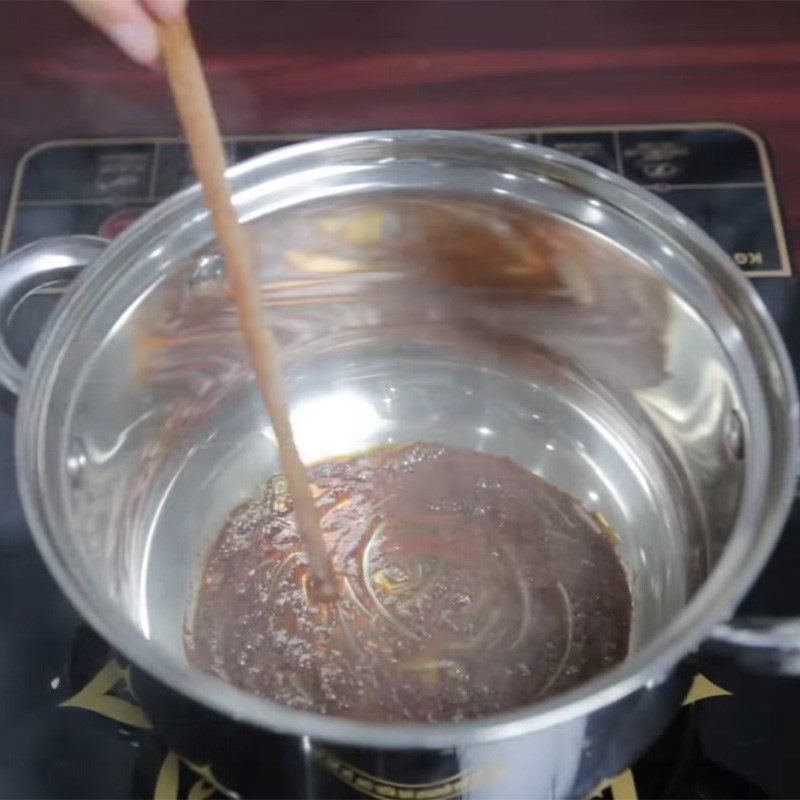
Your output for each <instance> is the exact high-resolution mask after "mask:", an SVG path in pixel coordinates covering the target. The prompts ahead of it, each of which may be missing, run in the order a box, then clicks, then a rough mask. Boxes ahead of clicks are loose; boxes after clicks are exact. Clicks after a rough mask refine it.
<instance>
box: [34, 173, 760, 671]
mask: <svg viewBox="0 0 800 800" xmlns="http://www.w3.org/2000/svg"><path fill="white" fill-rule="evenodd" d="M382 168H383V167H381V169H382ZM375 169H378V167H375ZM464 169H466V168H464ZM362 177H363V181H362V182H361V183H360V184H354V185H351V186H349V187H348V188H347V189H340V190H339V191H337V192H335V193H330V192H329V193H327V195H326V193H325V192H324V191H322V189H320V190H319V191H318V192H317V193H316V196H315V192H314V191H313V189H312V188H309V189H308V192H307V194H306V195H303V193H302V192H301V193H300V197H299V198H298V197H297V196H296V195H297V192H295V196H294V199H292V200H291V201H290V200H288V199H284V201H279V200H275V199H274V197H275V196H278V197H279V195H280V187H279V188H278V189H275V192H277V195H275V194H274V193H273V195H268V194H267V193H266V190H264V192H260V191H259V192H256V191H255V190H254V191H253V193H251V195H248V194H247V192H245V193H244V194H243V195H242V197H241V198H239V200H240V203H239V204H240V207H241V208H242V212H243V215H244V216H246V217H248V219H249V222H248V231H249V234H250V236H251V241H252V243H253V247H254V251H255V252H256V254H257V263H258V267H259V269H260V275H261V281H262V303H263V307H264V311H265V319H266V320H267V321H268V323H269V324H270V325H271V326H272V328H273V330H274V331H275V333H276V335H277V336H278V338H279V339H280V341H281V344H282V348H283V350H282V352H283V358H284V372H285V376H286V381H287V392H288V396H289V400H290V405H291V413H292V421H293V424H294V427H295V432H296V436H297V440H298V444H299V448H300V451H301V455H302V456H303V458H304V459H306V460H307V461H309V462H313V461H317V460H320V459H324V458H326V457H331V456H337V455H345V454H349V453H354V452H358V451H362V450H365V449H368V448H372V447H375V446H391V445H400V444H403V443H408V442H412V441H418V440H422V441H431V442H440V443H442V444H446V445H450V446H455V447H460V448H466V449H472V450H478V451H483V452H490V453H495V454H500V455H506V456H509V457H511V458H513V459H514V460H515V461H517V462H518V463H520V464H521V465H523V466H524V467H526V468H527V469H529V470H531V471H532V472H534V473H536V474H538V475H540V476H542V477H544V478H545V479H547V480H548V481H551V482H552V483H554V484H556V485H557V486H558V487H560V488H561V489H562V490H564V491H566V492H568V493H570V494H571V495H573V496H575V497H577V498H579V499H580V500H581V501H582V503H583V505H584V507H585V508H586V509H587V510H588V511H590V512H599V513H600V514H602V516H603V518H604V519H605V520H606V521H607V522H608V524H609V525H610V526H611V528H613V530H614V531H615V532H616V534H617V535H618V537H619V541H618V543H617V548H618V550H619V553H620V556H621V558H622V560H623V562H624V564H625V567H626V569H627V571H628V574H629V578H630V585H631V590H632V596H633V611H634V616H633V629H632V641H631V647H632V649H634V650H635V649H637V648H640V647H641V646H643V645H644V644H645V643H647V642H648V641H650V640H651V639H652V638H653V637H654V636H656V635H657V633H658V632H659V631H660V630H661V629H663V627H664V626H665V625H666V624H667V623H668V622H669V621H670V620H671V619H673V618H674V617H675V616H676V615H677V614H678V612H679V611H680V609H681V608H683V607H684V605H685V604H686V602H687V601H688V599H689V598H690V596H691V595H692V593H693V592H694V591H695V590H696V589H697V587H698V586H699V585H700V584H701V583H702V581H703V579H704V577H705V576H706V574H707V573H708V571H709V569H710V568H711V567H712V566H713V564H714V563H715V561H716V559H717V557H718V555H719V553H720V552H721V550H722V548H723V546H724V544H725V539H726V536H727V535H728V531H729V530H730V529H731V528H732V525H733V520H734V518H735V516H736V512H737V508H738V503H739V497H740V493H741V489H742V485H743V479H744V472H745V468H744V464H745V461H743V460H741V459H740V456H741V453H736V452H735V448H733V449H732V448H731V446H730V435H731V429H732V426H736V425H737V424H741V426H742V432H743V433H742V435H743V436H744V437H745V438H746V436H747V430H748V414H747V409H746V407H745V404H744V403H743V402H742V399H741V397H740V394H739V389H738V387H737V382H736V379H735V377H734V374H735V373H734V370H733V369H732V367H731V363H730V360H729V357H728V355H727V354H726V352H725V349H724V348H723V346H722V344H721V342H720V341H719V339H718V337H717V335H716V334H715V332H714V331H713V330H712V328H711V327H710V326H709V324H708V323H707V322H706V321H704V318H705V317H706V316H707V313H706V312H707V309H703V308H701V307H699V306H698V303H697V302H696V298H692V297H689V296H688V294H686V293H685V292H684V291H683V290H681V289H678V288H677V287H676V286H675V285H674V284H673V283H672V282H671V281H669V280H668V279H667V276H668V274H669V272H670V269H671V268H672V267H673V265H675V264H677V265H679V266H680V265H683V266H684V267H685V266H686V265H687V264H689V265H691V260H692V256H691V255H690V254H689V253H687V252H685V251H682V250H681V249H680V248H679V247H678V246H677V245H676V244H675V243H674V242H671V241H670V240H669V239H667V238H665V237H664V236H663V235H662V234H660V233H659V232H657V231H655V230H654V229H652V228H650V227H648V226H647V225H646V224H644V223H643V222H642V221H641V220H639V219H636V218H635V217H633V216H631V215H628V214H626V213H624V212H622V211H620V210H618V209H616V208H615V207H613V206H612V205H611V204H610V203H606V202H603V201H600V200H596V199H595V198H593V197H589V196H586V195H582V194H581V193H579V192H578V193H576V191H575V190H574V189H573V188H571V187H569V186H566V185H561V184H559V183H558V182H557V181H554V180H549V179H542V178H539V177H535V176H527V177H525V176H519V175H518V176H516V177H515V179H514V181H511V183H513V184H514V185H513V192H510V191H507V192H505V193H502V192H494V191H477V190H473V189H468V188H466V183H467V181H466V176H462V177H463V180H459V175H458V174H456V175H455V177H453V176H452V175H451V176H450V178H452V179H451V180H449V181H448V183H449V184H453V185H454V186H455V188H449V189H447V190H444V189H442V188H439V187H434V188H430V187H425V188H420V187H416V188H415V187H414V180H412V179H411V178H409V180H408V181H407V182H406V183H407V184H408V185H402V186H396V187H393V188H392V189H391V190H388V191H387V190H379V189H378V188H376V187H378V186H379V185H380V182H379V181H371V180H370V175H366V176H362ZM411 177H412V178H414V179H415V180H416V181H417V183H420V184H421V183H422V180H421V178H420V176H416V178H415V176H414V175H412V176H411ZM309 180H310V178H309ZM310 185H311V184H309V186H310ZM295 188H296V187H295ZM265 196H271V197H273V202H272V203H271V204H265V203H264V202H262V200H263V197H265ZM279 199H280V198H279ZM128 258H129V262H128V264H127V266H125V267H120V274H121V275H122V277H121V279H120V281H119V282H118V286H117V288H116V289H115V291H114V294H113V297H111V296H110V295H109V296H107V297H106V298H105V299H104V301H103V302H102V303H100V302H99V301H98V303H97V304H96V305H95V306H94V307H93V308H89V309H87V312H86V314H85V315H84V318H83V320H82V322H81V328H80V330H79V331H76V335H75V337H74V338H75V340H76V341H77V345H75V346H74V348H73V350H74V352H73V353H71V356H70V358H71V362H70V363H68V360H65V361H64V362H62V363H61V364H60V370H61V372H62V374H63V373H64V371H65V370H66V371H67V372H70V375H71V382H72V383H71V386H70V388H69V392H67V393H66V394H65V395H64V397H63V399H62V401H61V402H60V404H59V408H58V409H57V410H56V411H55V412H54V415H53V416H54V421H53V422H51V423H49V424H53V425H58V424H60V425H61V426H62V427H61V431H62V432H61V434H60V435H59V436H58V441H59V442H61V446H62V448H63V449H62V451H61V452H60V453H58V454H55V463H56V465H57V466H58V465H59V464H60V465H61V478H60V479H59V480H60V481H61V487H62V491H63V496H64V498H65V503H66V505H67V507H68V509H69V514H70V519H71V525H70V530H72V531H73V534H72V536H73V537H74V541H72V542H71V546H72V547H74V548H75V550H76V551H77V552H79V553H80V554H81V559H82V561H83V563H84V565H85V572H86V574H87V576H89V578H88V579H89V580H92V581H94V582H96V583H97V587H98V590H99V591H100V592H102V593H103V594H104V595H105V596H106V597H107V599H108V601H109V602H112V603H115V604H118V605H119V606H120V607H121V608H122V609H123V610H124V612H125V614H126V615H127V616H128V617H129V618H130V619H131V620H133V621H134V623H135V624H136V625H137V626H138V627H139V628H140V629H141V630H142V632H143V633H144V635H145V636H146V637H147V638H149V639H151V640H152V641H153V642H154V643H156V644H157V646H159V647H161V648H164V649H165V650H167V651H168V652H169V653H171V654H173V655H174V657H175V658H176V659H179V660H181V661H182V660H183V651H182V632H183V630H184V625H185V623H186V620H187V616H186V615H187V610H188V609H189V608H190V605H191V601H192V598H193V595H194V591H195V588H196V586H197V579H198V577H199V575H200V572H201V570H202V567H203V559H204V555H205V553H206V552H207V550H208V547H209V545H210V543H211V542H212V541H213V540H214V538H215V537H216V535H217V534H218V532H219V530H220V527H221V525H222V523H223V521H224V520H225V518H226V516H227V515H228V513H229V512H230V511H231V509H232V508H233V507H234V506H236V505H237V504H238V503H240V502H241V501H243V500H245V499H247V498H248V497H250V496H252V495H253V493H254V492H256V491H257V490H258V488H259V486H261V485H262V484H263V483H264V481H265V480H266V479H267V478H269V477H270V476H271V475H274V474H275V473H276V472H278V471H279V466H278V461H277V454H276V448H275V443H274V440H273V437H272V433H271V430H270V427H269V424H268V422H267V420H266V419H265V416H264V412H263V410H262V405H261V402H260V398H259V397H258V395H257V392H256V388H255V384H254V382H253V381H252V380H251V378H250V376H249V371H248V368H247V365H246V364H245V361H244V358H243V354H242V350H241V347H240V344H239V339H238V334H237V331H236V321H235V316H234V313H233V307H232V304H231V299H230V297H229V295H228V292H227V290H226V287H225V283H224V275H223V265H222V263H221V259H220V257H219V255H218V254H217V252H216V250H215V246H214V242H213V239H212V237H211V234H210V231H209V228H208V221H207V219H206V218H204V217H203V215H202V214H200V215H197V216H195V217H194V218H191V219H187V220H185V221H184V222H183V223H182V224H180V225H178V224H176V225H175V226H174V227H173V228H171V229H167V230H160V231H158V232H157V233H156V234H154V235H153V236H152V237H151V239H150V240H149V241H146V242H143V244H142V245H141V246H140V250H139V251H138V252H133V251H132V250H130V248H129V252H128ZM126 293H127V295H126ZM131 297H135V298H136V299H135V302H131V301H130V298H131ZM126 298H127V299H126ZM702 302H706V303H712V304H713V303H714V302H715V301H714V300H713V297H712V298H711V299H710V300H709V299H708V297H706V298H704V299H703V300H702ZM719 309H720V307H719V306H715V312H716V313H719ZM70 364H71V365H70ZM734 410H736V414H735V415H734V414H733V411H734ZM63 465H66V469H64V468H63ZM257 570H258V565H254V573H255V574H254V576H251V577H252V579H258V575H257Z"/></svg>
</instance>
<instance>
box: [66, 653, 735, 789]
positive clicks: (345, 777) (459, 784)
mask: <svg viewBox="0 0 800 800" xmlns="http://www.w3.org/2000/svg"><path fill="white" fill-rule="evenodd" d="M112 692H115V694H112ZM119 694H126V695H128V696H129V697H131V698H132V694H131V683H130V668H129V667H128V668H124V667H122V666H121V665H120V664H119V663H118V662H117V661H116V660H115V659H111V660H110V661H108V662H107V663H106V664H105V666H104V667H103V668H102V669H101V670H100V671H99V672H98V673H97V674H96V675H95V676H94V677H93V678H92V679H91V680H90V681H89V683H87V684H86V686H84V687H83V688H82V689H81V690H80V691H79V692H77V693H76V694H74V695H73V696H72V697H70V698H69V699H68V700H65V701H64V702H62V703H60V707H62V708H82V709H85V710H87V711H92V712H94V713H95V714H100V715H101V716H104V717H107V718H109V719H113V720H115V721H116V722H121V723H123V724H125V725H130V726H131V727H134V728H140V729H143V730H151V729H152V727H153V725H152V723H151V722H150V720H149V719H148V718H147V716H146V714H145V713H144V711H143V710H142V709H141V708H140V707H139V706H138V705H137V704H136V703H135V702H134V701H133V699H126V698H124V697H120V696H119ZM731 694H732V693H731V692H729V691H728V690H727V689H723V688H722V687H721V686H718V685H717V684H715V683H713V682H712V681H710V680H709V679H708V678H706V677H705V676H704V675H700V674H698V675H695V677H694V680H693V682H692V685H691V687H690V688H689V691H688V692H687V694H686V697H685V699H684V701H683V705H685V706H686V705H691V704H692V703H697V702H699V701H702V700H706V699H708V698H710V697H726V696H730V695H731ZM314 755H315V756H316V758H317V760H318V762H319V763H320V765H321V766H322V767H323V768H324V769H325V770H326V771H327V772H329V773H330V774H331V775H333V776H334V777H336V778H338V779H339V780H340V781H342V783H345V784H346V785H348V786H350V787H351V788H353V789H355V790H356V791H358V792H360V793H361V794H362V795H364V796H365V797H371V798H377V800H387V798H388V800H452V799H453V798H456V797H458V796H459V795H462V794H464V793H465V792H466V791H468V789H469V788H470V787H472V786H474V785H475V784H476V783H479V782H482V781H485V780H491V778H492V777H493V775H494V774H495V773H494V772H492V774H489V771H488V770H483V771H481V770H473V771H471V772H462V773H459V774H457V775H453V776H451V777H449V778H445V779H442V780H439V781H433V782H430V783H415V784H401V783H391V782H389V781H386V780H384V779H382V778H379V777H377V776H375V775H370V774H369V773H367V772H364V771H363V770H359V769H357V768H356V767H353V766H352V765H350V764H347V763H345V762H344V761H341V760H340V759H338V758H336V757H335V756H333V755H332V754H331V753H328V752H327V751H325V750H321V749H315V750H314ZM182 767H184V768H186V769H188V770H190V771H191V772H192V773H193V775H194V776H195V778H196V779H195V780H194V782H193V783H192V785H191V786H190V787H189V792H188V794H187V798H188V800H208V798H210V797H211V796H212V795H213V794H214V792H215V791H217V792H219V793H221V794H222V795H224V796H226V797H231V798H236V797H238V795H237V794H236V793H235V792H234V791H233V790H231V789H228V788H227V787H225V786H223V784H221V783H220V782H219V781H218V780H217V779H216V778H215V777H214V774H213V772H212V769H211V766H210V765H205V766H200V765H198V764H194V763H192V762H191V761H188V760H187V759H184V758H182V757H181V756H179V755H178V754H177V753H175V752H174V751H172V750H170V751H169V752H168V753H167V754H166V756H165V757H164V761H163V762H162V764H161V768H160V769H159V773H158V777H157V779H156V785H155V788H154V792H153V798H154V800H178V797H179V788H180V783H181V781H180V775H181V768H182ZM590 800H638V794H637V792H636V783H635V780H634V777H633V773H632V772H631V770H629V769H628V770H625V771H624V772H621V773H620V774H619V775H617V776H616V777H615V778H612V779H610V780H607V781H604V782H603V783H602V784H600V786H598V787H597V789H595V790H594V791H593V792H592V794H591V795H590Z"/></svg>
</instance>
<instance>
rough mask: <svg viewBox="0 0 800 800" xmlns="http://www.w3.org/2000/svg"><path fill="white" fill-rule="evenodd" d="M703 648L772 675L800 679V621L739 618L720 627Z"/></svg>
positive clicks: (781, 618)
mask: <svg viewBox="0 0 800 800" xmlns="http://www.w3.org/2000/svg"><path fill="white" fill-rule="evenodd" d="M703 648H704V649H707V650H710V651H711V652H713V653H718V654H719V655H722V656H725V657H726V658H732V659H733V660H734V661H735V662H737V663H738V664H740V665H741V666H742V667H744V668H745V669H748V670H750V671H752V672H759V673H766V674H769V675H786V676H790V675H795V676H797V675H800V620H799V619H796V618H793V617H739V618H735V619H733V620H731V621H730V622H728V623H725V624H723V625H718V626H717V627H716V628H715V629H714V630H713V631H712V632H711V636H710V637H709V638H708V639H707V640H706V641H705V642H704V644H703Z"/></svg>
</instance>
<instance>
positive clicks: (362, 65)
mask: <svg viewBox="0 0 800 800" xmlns="http://www.w3.org/2000/svg"><path fill="white" fill-rule="evenodd" d="M190 13H191V17H192V19H193V22H194V24H195V27H196V32H197V38H198V40H199V44H200V46H201V50H202V53H203V55H204V57H205V59H206V64H207V67H208V70H209V73H210V79H211V85H212V89H213V93H214V98H215V100H216V103H217V105H218V107H219V110H220V117H221V120H222V125H223V128H224V129H225V130H226V131H227V132H228V133H258V132H266V131H291V130H294V131H328V130H331V131H332V130H347V129H351V130H352V129H364V128H376V127H385V126H436V127H503V126H514V125H523V126H540V125H550V124H570V123H573V124H591V123H646V122H658V121H672V122H680V121H686V120H698V121H699V120H726V121H734V122H739V123H741V124H744V125H747V126H750V127H752V128H753V129H755V130H756V131H758V132H759V133H761V134H763V135H764V136H765V137H766V139H767V140H768V142H769V145H770V147H771V149H772V153H773V156H774V159H775V167H776V172H777V175H778V180H779V182H780V194H781V199H782V201H783V208H784V213H785V216H786V219H787V223H788V233H789V238H790V244H793V245H794V249H793V253H794V255H795V257H796V256H797V255H799V254H798V251H797V246H798V243H800V236H799V235H798V234H799V233H800V231H798V228H800V4H798V3H795V2H767V1H766V0H758V1H757V2H568V1H565V2H560V1H559V2H501V1H500V0H495V1H494V2H457V1H454V2H446V1H441V2H380V1H379V0H373V1H372V2H345V1H344V0H332V1H331V2H272V1H267V0H251V1H250V2H240V0H193V2H191V4H190ZM174 133H177V127H176V123H175V120H174V116H173V113H172V110H171V108H170V105H169V100H168V95H167V92H166V88H165V84H164V81H163V76H161V75H159V74H158V73H154V72H149V71H147V70H144V69H142V68H139V67H136V66H134V65H132V64H129V63H128V62H126V61H125V60H124V58H123V57H122V56H121V55H118V54H117V53H116V52H115V51H114V49H113V48H112V47H111V45H109V44H107V43H106V42H105V41H104V40H102V39H101V38H100V37H99V36H98V35H97V34H96V33H95V32H94V31H92V30H91V29H90V28H89V27H88V25H87V24H86V23H85V22H83V21H82V20H80V19H78V18H77V16H76V15H75V14H74V13H73V12H72V11H71V10H70V9H69V8H67V7H66V5H65V4H62V3H60V2H50V1H49V0H6V2H0V203H3V204H4V203H5V199H6V198H7V195H8V187H9V182H10V174H11V170H12V169H13V165H14V163H15V162H16V160H17V159H18V157H19V156H20V155H21V154H22V153H23V152H24V150H25V149H27V148H28V147H29V146H31V145H32V144H34V143H37V142H40V141H42V140H46V139H52V138H58V137H71V136H79V137H85V136H101V135H117V136H119V135H126V134H132V135H146V134H150V135H154V134H174ZM1 208H2V206H0V209H1Z"/></svg>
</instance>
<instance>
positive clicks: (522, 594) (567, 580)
mask: <svg viewBox="0 0 800 800" xmlns="http://www.w3.org/2000/svg"><path fill="white" fill-rule="evenodd" d="M310 476H311V480H312V481H313V483H312V489H313V491H314V494H315V496H316V504H317V508H318V510H319V512H320V514H321V524H322V531H323V535H324V537H325V542H326V547H327V549H328V552H330V553H331V554H332V558H333V563H334V568H335V571H336V573H337V574H338V575H339V576H340V577H341V581H342V592H341V596H340V597H339V599H338V600H337V601H335V602H330V603H323V602H316V601H315V600H314V597H313V595H312V594H310V593H309V591H308V559H307V556H306V554H305V551H304V548H303V541H302V539H301V537H300V536H299V534H298V532H297V528H296V523H295V517H294V514H292V507H291V500H290V498H289V496H288V493H287V492H286V489H285V483H284V481H283V479H282V478H280V477H278V478H273V479H272V480H271V481H269V483H268V484H267V486H266V489H265V491H264V493H263V496H261V497H258V498H256V499H254V500H252V501H250V502H247V503H244V504H243V505H241V506H239V507H238V508H236V509H235V510H234V511H233V513H232V514H231V516H230V518H229V520H228V522H227V523H226V525H225V527H224V529H223V530H222V532H221V534H220V536H219V539H218V541H217V542H216V543H215V545H214V546H213V549H212V551H211V553H210V556H209V558H208V563H207V566H206V569H205V572H204V574H203V578H202V583H201V587H200V590H199V596H198V598H197V606H196V612H195V619H194V624H193V625H192V626H191V629H190V630H187V634H186V640H185V647H186V653H187V656H188V658H189V660H190V662H192V663H193V664H195V665H196V666H198V667H200V668H201V669H203V670H205V671H207V672H211V673H213V674H216V675H218V676H220V677H221V678H223V679H224V680H226V681H229V682H230V683H232V684H234V685H236V686H239V687H241V688H242V689H246V690H248V691H251V692H253V693H255V694H258V695H262V696H264V697H268V698H271V699H273V700H275V701H277V702H280V703H283V704H285V705H287V706H291V707H293V708H299V709H305V710H311V711H317V712H321V713H324V714H335V715H340V716H346V717H352V718H357V719H364V720H376V721H412V720H416V721H430V722H434V721H455V720H460V719H464V718H469V717H477V716H481V715H484V714H490V713H493V712H500V711H505V710H509V709H512V708H515V707H519V706H522V705H525V704H529V703H531V702H533V701H536V700H539V699H541V698H543V697H546V696H548V695H551V694H554V693H556V692H560V691H563V690H564V689H567V688H569V687H571V686H574V685H575V684H577V683H580V682H581V681H585V680H586V679H588V678H590V677H591V676H593V675H595V674H596V673H598V672H601V671H603V670H605V669H608V668H609V667H610V666H612V665H613V664H615V663H617V662H619V661H621V660H622V659H623V658H624V657H625V655H626V653H627V649H628V636H629V629H630V614H631V598H630V591H629V589H628V584H627V581H626V577H625V573H624V571H623V568H622V566H621V564H620V562H619V560H618V558H617V556H616V553H615V551H614V546H613V542H612V537H613V534H612V533H611V532H610V531H609V529H608V528H607V526H605V525H604V524H602V522H601V520H600V519H598V518H595V517H594V516H592V515H590V514H588V513H587V512H586V511H585V510H584V509H583V508H582V507H581V505H580V504H579V503H578V502H577V501H576V500H574V499H573V498H571V497H569V496H568V495H566V494H564V493H563V492H561V491H560V490H558V489H557V488H556V487H554V486H552V485H551V484H549V483H547V482H546V481H544V480H542V479H541V478H538V477H536V476H534V475H532V474H531V473H529V472H527V471H526V470H524V469H522V468H521V467H520V466H518V465H517V464H515V463H514V462H512V461H511V460H509V459H506V458H499V457H496V456H490V455H486V454H481V453H472V452H463V451H458V450H453V449H449V448H445V447H440V446H437V445H429V444H414V445H410V446H407V447H403V448H400V449H393V450H382V451H376V452H372V453H368V454H365V455H360V456H357V457H353V458H349V459H346V460H337V461H330V462H325V463H322V464H319V465H318V466H316V467H312V468H311V470H310Z"/></svg>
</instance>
